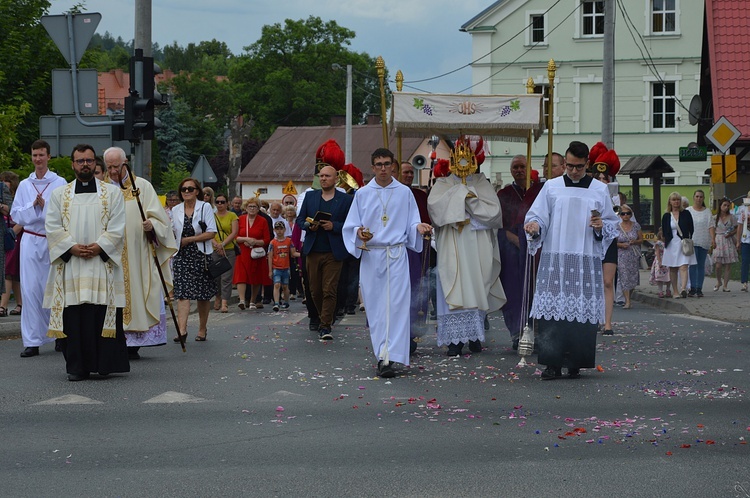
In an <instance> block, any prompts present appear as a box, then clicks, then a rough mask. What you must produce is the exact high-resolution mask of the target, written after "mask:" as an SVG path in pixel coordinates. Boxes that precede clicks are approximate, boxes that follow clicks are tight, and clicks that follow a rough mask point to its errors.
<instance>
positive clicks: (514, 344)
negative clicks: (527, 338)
mask: <svg viewBox="0 0 750 498" xmlns="http://www.w3.org/2000/svg"><path fill="white" fill-rule="evenodd" d="M511 347H512V348H513V351H518V337H516V338H515V339H513V345H512V346H511Z"/></svg>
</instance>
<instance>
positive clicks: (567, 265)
mask: <svg viewBox="0 0 750 498" xmlns="http://www.w3.org/2000/svg"><path fill="white" fill-rule="evenodd" d="M605 226H606V225H605ZM531 316H532V317H533V318H544V319H545V320H567V321H574V320H575V321H579V322H590V323H604V283H603V277H602V261H601V258H598V257H595V256H584V255H580V254H569V253H544V252H543V253H542V256H541V260H540V262H539V270H538V274H537V283H536V293H535V294H534V303H533V305H532V308H531Z"/></svg>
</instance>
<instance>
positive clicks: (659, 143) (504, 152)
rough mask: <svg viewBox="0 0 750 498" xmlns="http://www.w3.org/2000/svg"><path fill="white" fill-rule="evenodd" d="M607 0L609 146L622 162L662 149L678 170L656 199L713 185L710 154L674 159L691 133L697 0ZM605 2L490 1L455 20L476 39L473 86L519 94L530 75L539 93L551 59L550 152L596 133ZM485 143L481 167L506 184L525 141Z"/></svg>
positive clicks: (699, 16) (625, 186) (536, 162)
mask: <svg viewBox="0 0 750 498" xmlns="http://www.w3.org/2000/svg"><path fill="white" fill-rule="evenodd" d="M607 2H608V3H609V4H611V5H612V6H614V7H616V16H615V17H616V20H615V49H614V68H615V84H614V96H615V105H614V113H615V116H614V123H615V124H614V132H615V143H614V149H615V150H616V151H617V153H618V154H619V156H620V160H621V163H622V164H623V165H624V164H625V163H626V162H627V161H628V159H629V158H631V157H633V156H637V155H659V156H661V157H662V158H663V159H665V160H666V161H667V162H668V163H669V164H670V165H671V166H672V168H674V170H675V172H674V173H670V174H667V175H665V178H664V183H665V185H664V186H663V188H662V192H663V193H664V192H665V193H666V194H663V195H662V199H665V198H666V197H665V195H667V194H668V193H669V192H670V191H672V190H678V191H680V192H681V193H683V195H688V197H690V196H692V193H693V191H694V190H695V189H696V188H700V187H699V186H700V185H704V184H708V183H709V177H708V176H707V175H705V174H704V172H705V170H706V169H707V168H709V167H710V160H709V161H701V162H679V157H678V154H679V148H680V147H685V146H688V144H690V143H691V142H695V140H696V127H695V126H692V125H690V124H689V122H688V111H687V108H688V106H689V103H690V101H691V98H692V97H693V95H696V94H698V93H699V83H700V72H701V43H702V35H703V9H704V6H703V2H696V1H688V0H628V1H617V2H616V1H615V0H607ZM604 4H605V1H604V0H559V1H551V0H499V1H496V2H494V3H492V4H491V5H490V6H489V7H487V8H486V9H485V10H483V11H482V12H480V13H479V14H477V15H476V16H474V17H473V18H472V19H471V20H469V21H468V22H466V23H465V24H464V25H463V26H461V30H462V31H465V32H467V33H469V34H470V35H471V37H472V60H473V61H474V63H473V64H472V84H473V85H474V86H473V89H472V93H474V94H521V93H525V92H526V82H527V80H528V78H529V77H531V78H533V80H534V82H535V85H536V88H535V91H536V92H537V93H544V94H546V95H548V89H549V80H548V76H547V64H548V62H549V60H550V59H554V61H555V63H556V65H557V72H556V75H555V81H554V92H553V102H552V106H553V111H554V113H553V120H554V150H555V151H556V152H560V153H564V152H565V149H566V148H567V146H568V144H569V143H570V142H571V141H572V140H580V141H582V142H585V143H587V144H589V146H592V145H593V144H594V143H596V142H597V141H599V140H600V139H601V125H602V60H603V33H604ZM548 105H549V101H548V99H547V100H546V102H545V107H547V106H548ZM683 106H684V107H683ZM546 112H548V111H546ZM546 138H547V137H546V133H545V135H543V136H542V138H541V139H540V140H539V141H538V142H536V143H535V144H534V146H533V148H532V155H533V159H532V167H534V168H535V169H538V170H540V171H541V170H542V164H543V161H544V155H545V154H546V153H547V139H546ZM491 150H492V153H493V154H492V156H491V157H490V158H488V160H487V161H485V163H484V165H483V166H482V169H483V171H484V172H485V174H487V176H488V178H491V179H492V180H493V181H494V183H496V184H497V185H503V184H507V183H509V182H510V181H511V180H512V178H511V176H510V159H511V158H512V157H513V156H514V155H515V154H526V146H525V144H518V143H503V142H495V143H493V144H492V149H491ZM709 159H710V158H709ZM618 181H619V182H620V184H621V188H620V190H621V191H623V192H625V193H626V194H627V193H628V192H629V191H630V184H631V181H630V179H629V178H628V177H621V176H620V177H618ZM641 184H642V188H641V194H642V195H644V196H645V197H647V198H650V196H651V190H650V188H649V187H648V185H643V182H641ZM706 187H708V185H706ZM628 197H629V199H630V196H628Z"/></svg>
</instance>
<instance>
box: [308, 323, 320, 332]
mask: <svg viewBox="0 0 750 498" xmlns="http://www.w3.org/2000/svg"><path fill="white" fill-rule="evenodd" d="M319 328H320V322H313V321H311V322H310V330H312V331H313V332H317V331H318V329H319Z"/></svg>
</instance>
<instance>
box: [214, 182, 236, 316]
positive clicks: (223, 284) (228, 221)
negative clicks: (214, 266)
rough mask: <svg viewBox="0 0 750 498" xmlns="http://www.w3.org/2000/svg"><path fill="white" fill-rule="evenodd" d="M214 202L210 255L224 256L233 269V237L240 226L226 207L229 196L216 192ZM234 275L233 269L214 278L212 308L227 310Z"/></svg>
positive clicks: (217, 257) (218, 258)
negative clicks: (217, 290) (213, 230)
mask: <svg viewBox="0 0 750 498" xmlns="http://www.w3.org/2000/svg"><path fill="white" fill-rule="evenodd" d="M214 203H215V204H216V213H215V215H214V216H215V217H216V229H217V231H218V232H217V233H216V237H214V240H213V241H212V244H213V246H214V252H213V254H212V255H211V257H212V258H213V261H218V260H220V259H223V258H226V259H227V260H228V261H229V266H230V267H231V268H232V269H234V260H235V258H236V254H235V251H234V250H235V247H236V246H235V244H234V239H235V238H236V237H237V233H238V232H239V230H240V226H239V224H238V222H237V220H238V217H237V215H236V214H234V212H232V211H230V210H229V209H228V207H229V198H228V197H227V196H226V195H224V194H217V195H216V197H215V198H214ZM233 277H234V272H233V271H227V272H224V273H222V274H221V276H219V277H217V278H216V285H217V286H218V287H219V292H218V293H217V294H216V301H215V302H214V309H215V310H216V311H221V312H222V313H226V312H227V311H228V308H227V304H228V302H229V298H230V297H231V296H232V278H233Z"/></svg>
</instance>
